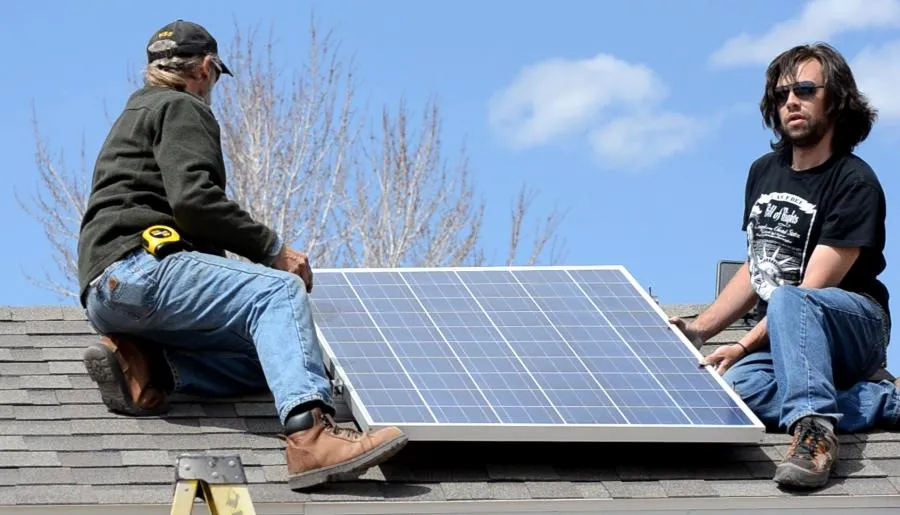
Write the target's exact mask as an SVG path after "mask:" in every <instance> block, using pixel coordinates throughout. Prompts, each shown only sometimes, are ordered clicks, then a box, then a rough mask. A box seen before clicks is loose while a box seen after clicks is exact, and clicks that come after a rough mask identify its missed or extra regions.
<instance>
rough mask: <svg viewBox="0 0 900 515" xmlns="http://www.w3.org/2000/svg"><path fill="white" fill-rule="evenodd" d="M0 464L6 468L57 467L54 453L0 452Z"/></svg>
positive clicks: (56, 457)
mask: <svg viewBox="0 0 900 515" xmlns="http://www.w3.org/2000/svg"><path fill="white" fill-rule="evenodd" d="M0 463H3V464H4V465H6V466H8V467H58V466H59V465H60V463H59V457H58V456H57V455H56V453H55V452H29V451H2V452H0Z"/></svg>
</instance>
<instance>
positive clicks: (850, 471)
mask: <svg viewBox="0 0 900 515" xmlns="http://www.w3.org/2000/svg"><path fill="white" fill-rule="evenodd" d="M832 476H833V477H853V478H857V477H886V476H887V473H886V472H885V471H883V470H881V468H880V467H879V466H878V464H877V462H875V461H873V460H838V462H837V466H836V467H835V470H834V473H833V474H832Z"/></svg>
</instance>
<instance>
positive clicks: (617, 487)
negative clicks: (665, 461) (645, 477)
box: [603, 481, 666, 499]
mask: <svg viewBox="0 0 900 515" xmlns="http://www.w3.org/2000/svg"><path fill="white" fill-rule="evenodd" d="M603 486H605V487H606V490H607V491H608V492H609V495H610V496H612V497H613V498H615V499H619V498H622V499H646V498H651V497H665V496H666V491H665V490H663V487H662V485H660V484H659V483H658V482H656V481H604V482H603Z"/></svg>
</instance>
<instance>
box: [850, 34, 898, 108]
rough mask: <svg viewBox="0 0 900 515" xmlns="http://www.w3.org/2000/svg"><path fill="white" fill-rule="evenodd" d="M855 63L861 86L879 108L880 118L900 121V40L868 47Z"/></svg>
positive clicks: (854, 71)
mask: <svg viewBox="0 0 900 515" xmlns="http://www.w3.org/2000/svg"><path fill="white" fill-rule="evenodd" d="M851 66H852V67H853V74H854V76H855V77H856V84H857V86H859V89H860V90H861V91H862V92H863V93H864V94H865V95H866V96H868V97H869V100H870V101H871V102H872V104H873V105H874V106H875V107H876V108H877V109H878V116H879V119H881V120H886V121H900V96H898V95H897V84H900V40H897V41H893V42H890V43H887V44H885V45H882V46H880V47H867V48H866V49H864V50H863V51H862V52H860V53H859V55H857V56H856V59H854V61H853V63H852V64H851Z"/></svg>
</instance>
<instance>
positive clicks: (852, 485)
mask: <svg viewBox="0 0 900 515" xmlns="http://www.w3.org/2000/svg"><path fill="white" fill-rule="evenodd" d="M812 494H813V495H897V494H898V492H897V488H895V487H894V485H893V484H892V483H891V482H890V481H889V480H888V479H887V478H866V479H861V478H846V479H832V480H831V481H829V483H828V484H827V485H825V487H824V488H820V489H818V490H815V491H814V492H812Z"/></svg>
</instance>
